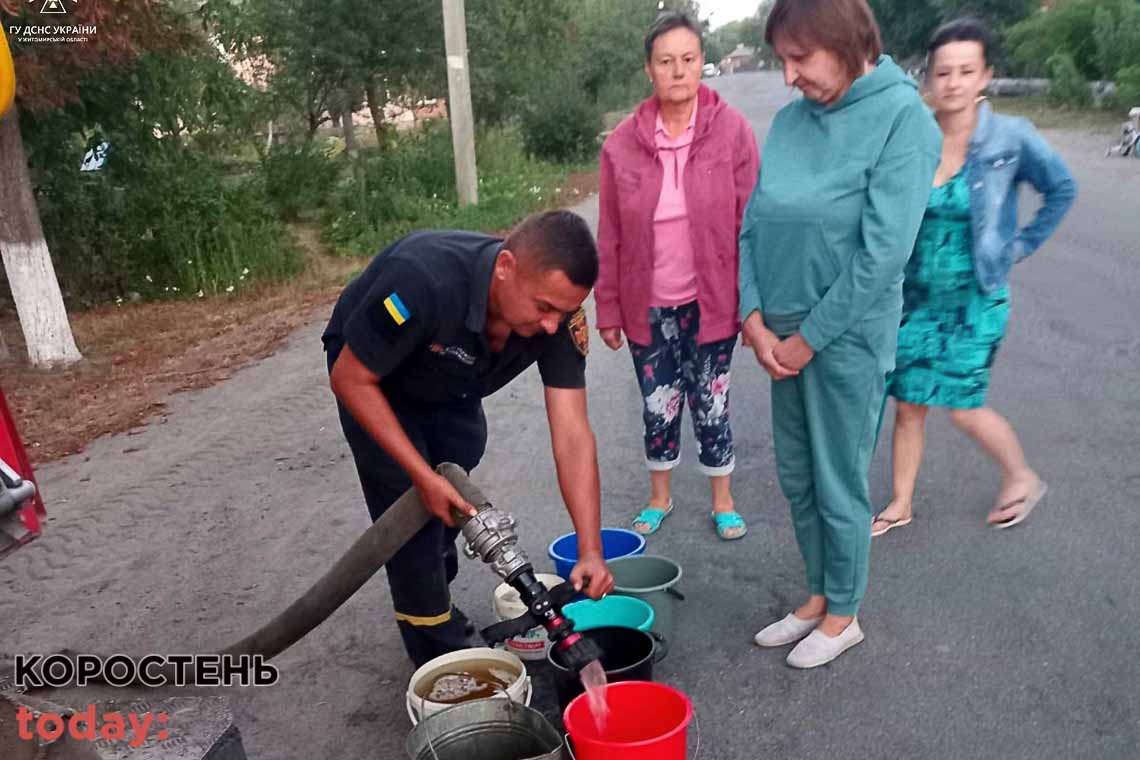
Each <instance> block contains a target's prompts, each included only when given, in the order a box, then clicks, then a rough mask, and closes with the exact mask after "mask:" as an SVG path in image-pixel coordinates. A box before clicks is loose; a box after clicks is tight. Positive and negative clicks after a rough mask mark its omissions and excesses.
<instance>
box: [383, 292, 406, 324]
mask: <svg viewBox="0 0 1140 760" xmlns="http://www.w3.org/2000/svg"><path fill="white" fill-rule="evenodd" d="M384 308H385V309H387V310H388V314H390V315H391V317H392V319H393V321H395V323H396V324H398V325H402V324H404V323H405V322H407V321H408V319H409V318H410V317H411V316H412V313H411V312H410V311H408V307H407V306H404V302H403V301H401V300H400V296H398V295H396V293H395V292H393V293H392V295H390V296H388V297H387V298H385V299H384Z"/></svg>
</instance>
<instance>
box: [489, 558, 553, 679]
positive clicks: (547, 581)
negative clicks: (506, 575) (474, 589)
mask: <svg viewBox="0 0 1140 760" xmlns="http://www.w3.org/2000/svg"><path fill="white" fill-rule="evenodd" d="M536 577H537V578H538V580H539V582H540V583H542V584H543V585H544V586H546V587H547V588H548V589H549V588H554V587H555V586H557V585H559V584H560V583H563V582H564V581H563V579H562V578H561V577H559V576H557V575H550V574H547V573H539V574H537V576H536ZM493 607H494V612H495V620H497V621H499V622H502V621H504V620H514V619H515V618H517V617H519V616H520V615H522V614H524V613H525V612H526V605H525V604H523V603H522V599H521V598H520V597H519V592H518V591H515V590H514V588H512V587H511V586H509V585H507V584H506V583H500V584H499V585H498V587H496V588H495V601H494V604H493ZM505 646H506V648H507V651H508V652H513V653H515V654H516V655H518V656H519V659H522V660H527V661H528V662H531V661H538V660H545V659H546V651H547V650H548V649H550V639H548V638H546V631H545V630H543V629H542V628H541V627H537V628H532V629H530V630H529V631H527V632H526V633H524V634H522V635H521V636H515V637H513V638H510V639H507V641H506V642H505Z"/></svg>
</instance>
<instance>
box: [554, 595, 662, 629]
mask: <svg viewBox="0 0 1140 760" xmlns="http://www.w3.org/2000/svg"><path fill="white" fill-rule="evenodd" d="M562 611H563V612H565V613H566V617H568V618H570V619H571V620H573V621H574V629H575V630H578V631H589V630H592V629H594V628H609V627H616V628H636V629H637V630H639V631H645V632H647V633H648V632H649V629H650V628H652V627H653V617H654V613H653V606H652V605H651V604H649V603H648V602H643V601H642V600H640V599H636V598H634V597H632V596H607V597H606V598H605V599H599V600H597V601H594V600H593V599H585V600H583V601H581V602H574V603H573V604H568V605H566V606H565V607H563V608H562Z"/></svg>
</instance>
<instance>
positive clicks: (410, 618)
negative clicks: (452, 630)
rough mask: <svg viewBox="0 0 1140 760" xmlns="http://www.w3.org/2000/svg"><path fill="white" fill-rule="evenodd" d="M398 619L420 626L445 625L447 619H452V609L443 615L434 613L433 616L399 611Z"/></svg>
mask: <svg viewBox="0 0 1140 760" xmlns="http://www.w3.org/2000/svg"><path fill="white" fill-rule="evenodd" d="M396 619H397V620H402V621H404V622H405V623H411V624H412V625H418V626H433V625H443V624H444V623H446V622H447V621H449V620H451V610H448V611H447V612H445V613H443V614H442V615H432V616H431V617H420V616H417V615H405V614H404V613H402V612H397V613H396Z"/></svg>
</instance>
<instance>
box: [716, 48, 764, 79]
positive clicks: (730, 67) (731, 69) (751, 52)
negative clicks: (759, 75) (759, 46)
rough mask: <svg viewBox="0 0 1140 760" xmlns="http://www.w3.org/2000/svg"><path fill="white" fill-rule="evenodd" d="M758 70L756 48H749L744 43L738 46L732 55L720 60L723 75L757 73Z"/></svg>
mask: <svg viewBox="0 0 1140 760" xmlns="http://www.w3.org/2000/svg"><path fill="white" fill-rule="evenodd" d="M757 68H758V65H757V62H756V48H753V47H748V46H747V45H745V44H744V43H743V42H742V43H740V44H739V45H737V46H736V48H735V49H733V51H732V52H731V53H729V54H728V55H726V56H725V57H724V58H721V59H720V72H721V73H722V74H734V73H736V72H737V71H755V70H756V69H757Z"/></svg>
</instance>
